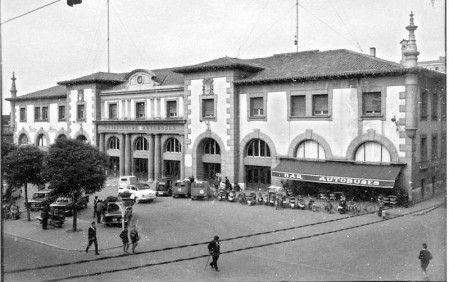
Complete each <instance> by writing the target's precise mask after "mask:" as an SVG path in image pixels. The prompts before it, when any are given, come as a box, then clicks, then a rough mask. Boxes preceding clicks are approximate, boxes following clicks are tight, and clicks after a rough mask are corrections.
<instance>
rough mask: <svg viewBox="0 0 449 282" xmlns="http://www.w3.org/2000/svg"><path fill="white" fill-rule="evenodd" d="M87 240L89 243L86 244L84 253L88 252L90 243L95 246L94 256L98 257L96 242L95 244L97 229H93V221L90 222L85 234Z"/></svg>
mask: <svg viewBox="0 0 449 282" xmlns="http://www.w3.org/2000/svg"><path fill="white" fill-rule="evenodd" d="M87 239H88V240H89V243H88V244H87V248H86V253H87V252H89V248H90V246H91V245H92V243H94V244H95V254H96V255H99V253H98V242H97V228H96V227H95V221H92V223H91V225H90V227H89V230H88V232H87Z"/></svg>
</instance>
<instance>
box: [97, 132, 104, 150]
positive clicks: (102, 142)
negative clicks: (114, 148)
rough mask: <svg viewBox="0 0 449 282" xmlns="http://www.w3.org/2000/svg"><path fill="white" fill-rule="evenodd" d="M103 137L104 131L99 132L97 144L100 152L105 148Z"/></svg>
mask: <svg viewBox="0 0 449 282" xmlns="http://www.w3.org/2000/svg"><path fill="white" fill-rule="evenodd" d="M104 138H105V134H104V133H100V144H99V148H98V149H99V150H100V152H104V151H105V148H104Z"/></svg>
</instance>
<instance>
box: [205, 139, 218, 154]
mask: <svg viewBox="0 0 449 282" xmlns="http://www.w3.org/2000/svg"><path fill="white" fill-rule="evenodd" d="M203 144H204V154H205V155H220V146H219V145H218V143H217V141H215V140H214V139H212V138H208V139H206V140H204V141H203Z"/></svg>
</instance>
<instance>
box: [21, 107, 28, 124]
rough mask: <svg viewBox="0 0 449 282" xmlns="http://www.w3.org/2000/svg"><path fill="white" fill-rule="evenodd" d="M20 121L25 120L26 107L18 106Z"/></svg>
mask: <svg viewBox="0 0 449 282" xmlns="http://www.w3.org/2000/svg"><path fill="white" fill-rule="evenodd" d="M20 121H22V122H26V121H27V109H26V108H20Z"/></svg>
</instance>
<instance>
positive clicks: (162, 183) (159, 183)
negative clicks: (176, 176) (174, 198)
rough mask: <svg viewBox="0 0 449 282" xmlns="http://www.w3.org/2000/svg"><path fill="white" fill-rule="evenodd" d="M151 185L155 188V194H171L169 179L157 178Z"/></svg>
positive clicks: (170, 181)
mask: <svg viewBox="0 0 449 282" xmlns="http://www.w3.org/2000/svg"><path fill="white" fill-rule="evenodd" d="M152 187H154V188H155V190H156V195H157V196H171V195H172V194H173V190H172V180H171V179H167V178H162V179H157V180H156V181H154V182H153V183H152Z"/></svg>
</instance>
